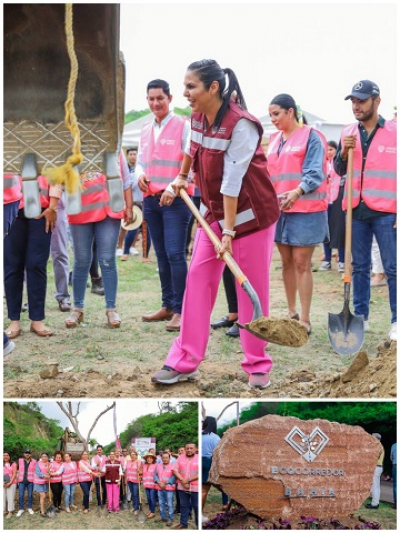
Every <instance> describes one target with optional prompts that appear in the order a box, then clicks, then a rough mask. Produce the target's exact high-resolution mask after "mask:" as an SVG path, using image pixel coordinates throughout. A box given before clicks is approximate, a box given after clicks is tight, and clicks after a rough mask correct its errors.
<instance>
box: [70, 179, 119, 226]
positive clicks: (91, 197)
mask: <svg viewBox="0 0 400 533" xmlns="http://www.w3.org/2000/svg"><path fill="white" fill-rule="evenodd" d="M81 183H82V185H83V191H82V195H81V201H82V211H81V212H80V213H78V214H77V215H68V222H69V223H70V224H88V223H89V222H100V221H101V220H104V219H105V218H106V217H107V216H108V217H110V218H116V219H122V218H124V211H123V210H122V211H118V213H114V211H112V210H111V208H110V207H109V199H110V195H109V193H108V188H107V178H106V176H105V175H104V174H100V173H99V172H89V173H88V174H84V175H83V176H81Z"/></svg>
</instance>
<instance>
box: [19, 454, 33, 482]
mask: <svg viewBox="0 0 400 533" xmlns="http://www.w3.org/2000/svg"><path fill="white" fill-rule="evenodd" d="M35 466H36V460H35V459H31V460H30V462H29V465H28V475H27V478H28V481H29V483H33V477H34V475H35ZM24 468H25V460H24V459H23V458H22V457H21V458H19V459H18V483H22V481H23V480H24Z"/></svg>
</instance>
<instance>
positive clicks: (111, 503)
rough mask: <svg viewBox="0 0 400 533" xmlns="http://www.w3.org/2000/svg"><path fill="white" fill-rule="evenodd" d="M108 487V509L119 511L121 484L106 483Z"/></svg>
mask: <svg viewBox="0 0 400 533" xmlns="http://www.w3.org/2000/svg"><path fill="white" fill-rule="evenodd" d="M106 489H107V504H108V505H107V506H108V510H109V511H117V512H119V485H117V484H116V483H106Z"/></svg>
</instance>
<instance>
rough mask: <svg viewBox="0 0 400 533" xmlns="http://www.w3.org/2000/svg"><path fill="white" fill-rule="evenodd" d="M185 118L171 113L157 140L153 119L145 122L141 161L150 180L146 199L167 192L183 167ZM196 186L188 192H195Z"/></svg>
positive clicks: (144, 194)
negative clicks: (167, 188) (155, 139)
mask: <svg viewBox="0 0 400 533" xmlns="http://www.w3.org/2000/svg"><path fill="white" fill-rule="evenodd" d="M185 121H186V119H184V118H182V117H178V116H176V115H174V116H172V117H171V118H170V120H169V121H168V123H167V125H166V126H165V127H164V128H163V130H162V132H161V133H160V135H159V137H158V139H157V142H156V143H154V132H153V121H150V122H146V124H144V126H143V128H142V131H141V133H140V147H141V161H142V165H143V170H144V172H145V174H146V176H147V177H148V178H149V179H150V183H149V191H148V192H145V193H143V198H146V196H151V195H152V194H157V193H159V192H161V191H164V190H165V189H166V187H167V186H168V185H169V184H170V183H171V181H173V180H174V179H175V178H176V177H177V175H178V174H179V171H180V169H181V165H182V161H183V156H184V152H182V135H183V129H184V126H185ZM193 192H194V187H193V185H190V186H189V188H188V190H187V193H188V194H189V195H192V194H193Z"/></svg>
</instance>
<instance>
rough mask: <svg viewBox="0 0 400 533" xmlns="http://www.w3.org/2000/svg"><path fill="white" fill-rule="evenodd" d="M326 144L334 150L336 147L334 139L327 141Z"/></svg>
mask: <svg viewBox="0 0 400 533" xmlns="http://www.w3.org/2000/svg"><path fill="white" fill-rule="evenodd" d="M328 146H331V147H332V148H334V149H335V150H337V149H338V144H337V142H336V141H328Z"/></svg>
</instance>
